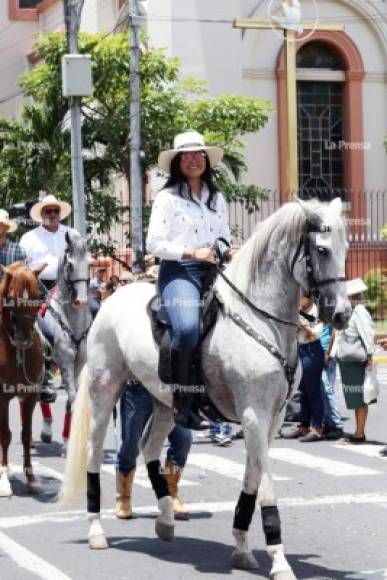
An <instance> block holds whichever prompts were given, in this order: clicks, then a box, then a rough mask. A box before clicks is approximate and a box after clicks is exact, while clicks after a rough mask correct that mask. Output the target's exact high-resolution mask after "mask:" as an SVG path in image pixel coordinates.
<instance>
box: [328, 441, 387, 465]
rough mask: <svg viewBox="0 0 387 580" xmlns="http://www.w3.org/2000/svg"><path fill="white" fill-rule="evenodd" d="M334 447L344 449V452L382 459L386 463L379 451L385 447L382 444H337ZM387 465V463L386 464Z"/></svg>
mask: <svg viewBox="0 0 387 580" xmlns="http://www.w3.org/2000/svg"><path fill="white" fill-rule="evenodd" d="M333 447H336V449H344V451H352V452H353V453H358V454H359V455H366V456H367V457H372V458H374V459H375V458H377V459H381V460H382V461H385V459H386V458H385V457H382V456H381V455H379V451H380V450H381V449H383V447H385V445H383V444H382V443H381V444H380V445H374V444H371V443H369V444H367V443H362V444H361V445H351V444H350V443H336V444H335V445H334V446H333ZM386 465H387V462H386Z"/></svg>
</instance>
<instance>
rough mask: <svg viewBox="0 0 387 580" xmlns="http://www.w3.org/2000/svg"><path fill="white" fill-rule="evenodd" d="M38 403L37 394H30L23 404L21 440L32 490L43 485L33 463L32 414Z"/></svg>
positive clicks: (28, 480)
mask: <svg viewBox="0 0 387 580" xmlns="http://www.w3.org/2000/svg"><path fill="white" fill-rule="evenodd" d="M35 405H36V395H35V394H34V395H29V396H28V397H27V399H26V400H25V402H24V405H23V422H22V432H21V440H22V444H23V453H24V465H23V469H24V473H25V475H26V479H27V485H28V489H29V491H31V492H37V491H40V489H41V487H40V485H39V482H38V480H37V478H36V477H35V475H34V472H33V470H32V464H31V439H32V415H33V412H34V408H35Z"/></svg>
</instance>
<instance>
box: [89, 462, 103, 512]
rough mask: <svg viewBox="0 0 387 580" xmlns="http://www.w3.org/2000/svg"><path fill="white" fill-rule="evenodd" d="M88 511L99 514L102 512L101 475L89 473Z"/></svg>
mask: <svg viewBox="0 0 387 580" xmlns="http://www.w3.org/2000/svg"><path fill="white" fill-rule="evenodd" d="M87 511H88V512H89V513H91V514H99V512H100V511H101V483H100V479H99V473H90V472H89V471H88V472H87Z"/></svg>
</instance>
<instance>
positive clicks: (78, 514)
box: [0, 367, 387, 580]
mask: <svg viewBox="0 0 387 580" xmlns="http://www.w3.org/2000/svg"><path fill="white" fill-rule="evenodd" d="M380 376H381V377H383V378H384V379H383V380H384V390H385V391H386V389H387V368H386V367H384V368H383V369H382V368H380ZM340 405H341V408H342V409H343V413H344V416H345V417H346V418H347V420H346V421H345V428H346V430H348V431H351V429H352V427H353V417H352V413H349V412H347V411H345V410H344V407H343V401H342V400H341V397H340ZM63 408H64V394H63V391H60V396H59V400H58V401H57V403H56V404H55V407H54V427H55V434H54V442H53V443H52V444H50V445H45V444H43V443H37V445H36V449H35V451H34V454H33V455H34V458H33V459H34V462H35V466H36V471H37V472H38V473H40V476H41V480H42V484H43V489H44V491H43V492H42V493H40V494H38V495H35V496H28V495H27V493H26V487H25V485H24V481H23V477H22V475H21V473H20V457H21V446H20V443H19V434H18V430H19V427H18V409H17V404H16V402H15V401H14V402H13V404H12V425H13V432H14V443H13V445H12V461H13V466H14V473H15V475H14V479H13V488H14V496H13V497H12V498H11V499H9V500H8V499H2V500H1V501H0V506H1V509H0V578H1V580H32V579H36V578H43V579H45V580H69V579H71V580H85V579H87V580H88V579H93V580H102V579H109V580H111V579H117V580H118V579H120V580H126V579H128V580H129V579H136V580H137V579H139V580H143V579H144V580H145V579H147V580H150V579H153V578H165V579H168V580H175V579H185V578H187V579H188V578H189V579H194V578H203V577H208V578H210V579H211V580H213V579H216V578H224V577H225V576H229V575H232V578H233V579H236V580H238V579H240V578H248V577H251V578H252V577H255V578H257V579H261V578H267V577H268V573H269V562H268V558H267V556H266V554H265V551H264V542H263V533H262V530H261V522H260V517H259V513H258V512H257V514H256V517H255V520H254V524H253V526H252V528H251V536H250V538H251V545H252V547H253V549H254V550H255V555H256V557H257V558H258V560H259V562H260V570H259V571H258V572H256V573H246V572H241V571H236V570H234V571H232V570H230V565H229V563H230V556H231V552H232V549H233V542H232V537H231V525H232V519H233V511H234V506H235V502H236V499H237V497H238V495H239V492H240V485H241V484H240V482H241V479H242V476H243V463H244V457H245V452H244V445H243V441H234V442H233V445H232V446H231V447H228V448H221V447H218V446H216V445H214V444H213V443H211V442H209V440H208V439H206V438H198V437H196V440H195V443H194V445H193V448H192V452H191V455H190V463H189V466H188V467H187V468H186V470H185V478H184V481H183V485H182V486H181V496H182V497H183V499H184V500H185V501H186V502H187V503H188V505H189V507H190V509H191V511H192V517H191V520H190V521H188V522H178V523H177V527H176V535H177V538H176V540H175V542H174V543H172V544H165V543H162V542H161V541H160V540H158V539H156V538H155V533H154V518H155V513H156V510H155V500H154V496H153V492H152V490H151V489H150V486H149V484H148V482H147V480H146V477H145V471H144V470H143V468H141V467H140V468H139V469H138V471H137V474H138V475H137V476H136V481H135V488H134V505H135V508H136V514H137V518H136V519H134V520H132V521H118V520H117V519H115V517H114V515H113V511H112V507H113V502H114V487H115V486H114V467H113V461H114V448H115V444H114V436H113V429H112V426H111V428H110V430H109V437H108V440H107V442H106V458H105V465H104V468H103V476H102V489H103V508H104V512H103V515H104V527H105V531H106V534H107V536H108V539H109V543H110V550H107V551H103V552H90V551H89V548H88V546H87V538H86V536H87V523H86V520H85V516H84V511H82V509H81V508H82V507H83V506H80V509H79V510H78V511H76V510H74V511H65V512H63V511H58V508H57V507H56V505H55V503H53V502H52V500H53V498H54V496H55V494H56V492H57V491H58V489H59V485H60V480H61V478H62V476H63V471H64V460H63V459H61V458H60V457H59V444H58V442H59V441H60V430H61V425H60V423H61V421H62V413H63ZM386 410H387V395H386V392H382V395H381V397H380V400H379V404H378V405H377V406H374V407H373V408H372V409H371V410H370V417H369V428H368V440H369V443H367V444H366V445H363V446H357V447H356V446H350V445H348V444H345V443H343V442H319V443H311V444H302V443H299V442H298V441H289V440H288V441H285V440H276V442H275V445H274V448H273V450H272V459H273V472H274V475H275V480H276V481H275V485H276V490H277V494H278V497H279V498H280V507H281V516H282V522H283V540H284V543H285V546H286V550H287V554H288V557H289V561H290V563H291V564H292V566H293V567H294V572H295V574H296V576H297V578H303V579H307V578H308V579H309V578H310V579H312V578H313V579H316V578H319V579H320V578H321V579H329V580H331V579H347V580H358V579H362V580H367V579H370V580H371V579H372V580H379V579H381V578H387V551H386V529H387V528H386V520H387V488H386V476H387V459H383V458H381V457H379V455H378V450H379V449H380V446H381V444H382V443H384V442H387V427H386V420H385V417H386ZM39 415H40V411H39V409H38V412H37V413H36V416H35V425H34V437H35V439H36V440H38V439H39V432H40V422H41V418H40V416H39ZM18 466H19V467H18Z"/></svg>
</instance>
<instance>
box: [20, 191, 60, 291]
mask: <svg viewBox="0 0 387 580" xmlns="http://www.w3.org/2000/svg"><path fill="white" fill-rule="evenodd" d="M70 213H71V205H70V204H69V203H67V202H66V201H61V200H58V199H57V198H56V197H55V196H54V195H46V196H45V197H44V198H43V199H42V201H39V202H38V203H35V204H34V205H33V206H32V207H31V210H30V217H31V218H32V219H33V220H34V221H35V222H37V223H39V224H40V225H39V226H38V227H37V228H34V229H33V230H31V231H29V232H27V233H26V234H24V235H23V236H22V238H21V239H20V245H21V246H22V248H23V249H24V250H25V252H26V254H27V264H28V265H29V266H30V267H31V268H34V267H35V266H37V265H39V264H41V263H42V262H46V263H47V264H48V265H47V267H46V268H45V269H44V270H43V272H42V273H41V274H40V276H39V279H40V281H41V282H42V283H43V285H44V286H45V288H46V290H47V291H49V290H51V288H53V287H54V286H55V284H56V279H57V274H58V263H59V259H60V258H61V257H62V255H63V252H64V251H65V248H66V240H65V235H66V232H67V231H68V230H70V228H69V227H68V226H65V225H63V224H61V223H60V222H61V221H62V220H64V219H65V218H67V217H68V216H69V215H70Z"/></svg>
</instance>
